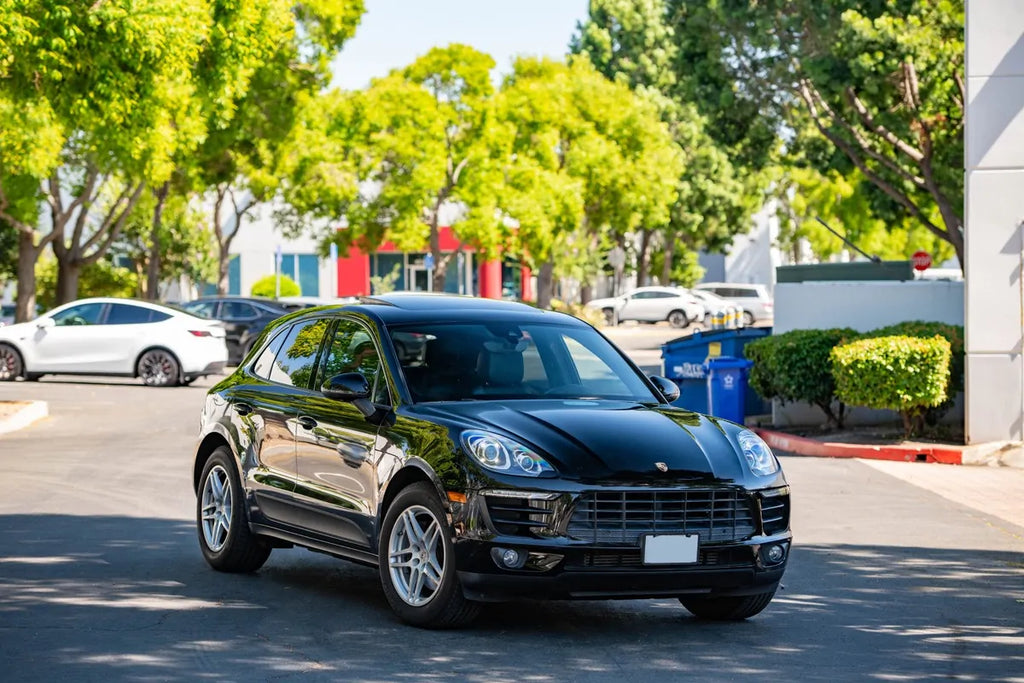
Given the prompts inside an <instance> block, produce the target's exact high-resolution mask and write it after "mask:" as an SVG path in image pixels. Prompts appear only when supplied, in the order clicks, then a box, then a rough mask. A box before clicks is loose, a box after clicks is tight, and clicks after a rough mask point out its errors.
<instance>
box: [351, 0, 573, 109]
mask: <svg viewBox="0 0 1024 683" xmlns="http://www.w3.org/2000/svg"><path fill="white" fill-rule="evenodd" d="M365 1H366V13H365V14H364V15H363V20H362V22H361V23H360V24H359V28H358V29H357V30H356V35H355V38H353V39H352V40H350V41H349V42H348V44H346V45H345V48H344V49H343V50H342V53H341V55H340V56H339V57H338V59H337V60H335V62H334V84H335V85H336V86H338V87H341V88H345V89H349V90H351V89H358V88H364V87H366V86H367V85H369V83H370V79H371V78H375V77H377V76H384V75H386V74H387V73H388V72H389V71H391V70H392V69H394V68H397V67H400V66H405V65H406V64H409V63H411V62H412V61H413V60H415V59H416V58H417V57H419V56H420V55H422V54H424V53H426V52H427V51H428V50H430V48H432V47H435V46H443V45H447V44H448V43H465V44H467V45H472V46H473V47H475V48H476V49H478V50H481V51H482V52H486V53H488V54H489V55H491V56H492V57H494V61H495V62H497V70H498V72H500V73H507V72H508V71H509V70H510V68H511V63H512V59H513V58H514V57H515V56H517V55H521V54H523V55H532V56H546V57H556V58H560V57H562V56H563V55H565V53H566V51H567V46H568V44H569V38H570V37H572V34H573V33H574V31H575V30H576V23H577V22H578V21H581V20H582V19H583V18H584V17H586V14H587V0H365Z"/></svg>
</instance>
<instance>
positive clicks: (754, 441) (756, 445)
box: [739, 431, 779, 477]
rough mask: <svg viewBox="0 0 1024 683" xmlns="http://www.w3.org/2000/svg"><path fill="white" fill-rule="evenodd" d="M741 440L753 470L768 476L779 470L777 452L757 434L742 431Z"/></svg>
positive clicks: (755, 472) (741, 445)
mask: <svg viewBox="0 0 1024 683" xmlns="http://www.w3.org/2000/svg"><path fill="white" fill-rule="evenodd" d="M739 442H740V448H742V449H743V457H744V458H746V459H747V465H748V466H749V467H750V471H751V472H753V473H754V474H757V475H759V476H762V477H766V476H768V475H769V474H775V473H776V472H778V471H779V461H778V460H776V459H775V454H774V453H772V449H771V448H769V447H768V444H766V443H765V442H764V441H762V440H761V437H759V436H758V435H757V434H755V433H754V432H749V431H745V432H740V436H739Z"/></svg>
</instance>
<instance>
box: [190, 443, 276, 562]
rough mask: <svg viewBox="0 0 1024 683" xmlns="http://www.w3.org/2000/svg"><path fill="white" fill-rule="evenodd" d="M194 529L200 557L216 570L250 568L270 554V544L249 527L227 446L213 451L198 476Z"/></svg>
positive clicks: (243, 496) (242, 493) (233, 460)
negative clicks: (196, 533) (196, 534)
mask: <svg viewBox="0 0 1024 683" xmlns="http://www.w3.org/2000/svg"><path fill="white" fill-rule="evenodd" d="M196 531H197V532H198V533H199V548H200V549H201V550H202V551H203V557H204V558H205V559H206V562H207V564H209V565H210V566H211V567H213V568H214V569H216V570H217V571H222V572H230V573H248V572H254V571H256V570H257V569H259V568H260V567H262V566H263V563H264V562H266V561H267V558H268V557H270V546H269V545H268V544H267V543H266V542H264V541H263V540H262V539H261V538H260V537H259V536H257V535H256V534H254V533H252V531H250V530H249V520H248V519H247V518H246V515H245V492H244V491H243V490H242V485H241V483H240V482H239V481H238V475H237V474H236V473H235V459H234V456H232V455H231V451H230V450H228V448H227V446H221V447H219V448H218V449H217V450H215V451H214V452H213V455H211V456H210V459H209V460H207V461H206V465H205V466H204V467H203V474H202V476H201V477H199V490H198V492H197V493H196Z"/></svg>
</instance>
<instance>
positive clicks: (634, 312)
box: [587, 287, 705, 327]
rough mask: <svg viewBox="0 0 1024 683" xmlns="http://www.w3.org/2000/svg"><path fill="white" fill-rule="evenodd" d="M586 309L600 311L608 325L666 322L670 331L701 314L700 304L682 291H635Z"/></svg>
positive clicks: (643, 289) (688, 293) (700, 316)
mask: <svg viewBox="0 0 1024 683" xmlns="http://www.w3.org/2000/svg"><path fill="white" fill-rule="evenodd" d="M587 307H588V308H596V309H597V310H600V311H603V312H604V316H605V320H606V321H607V322H608V324H609V325H616V324H618V323H620V322H622V321H624V320H639V321H641V322H648V323H654V322H658V321H661V320H667V321H668V322H669V324H670V325H672V327H686V326H687V325H689V324H690V323H691V322H693V321H695V320H703V319H704V314H705V310H704V304H702V303H701V302H699V301H698V300H697V298H696V297H695V296H693V294H691V293H690V291H689V290H687V289H683V288H682V287H637V288H636V289H634V290H633V291H632V292H630V293H629V294H626V295H624V296H618V297H611V298H607V299H593V300H592V301H590V302H589V303H587Z"/></svg>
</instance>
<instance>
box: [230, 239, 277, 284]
mask: <svg viewBox="0 0 1024 683" xmlns="http://www.w3.org/2000/svg"><path fill="white" fill-rule="evenodd" d="M217 247H218V252H217V294H219V295H220V296H224V295H226V294H227V293H228V268H229V266H230V265H231V254H230V253H229V252H228V248H229V247H228V245H227V244H223V243H219V244H218V245H217ZM274 270H275V271H276V270H277V255H276V254H275V255H274Z"/></svg>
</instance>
